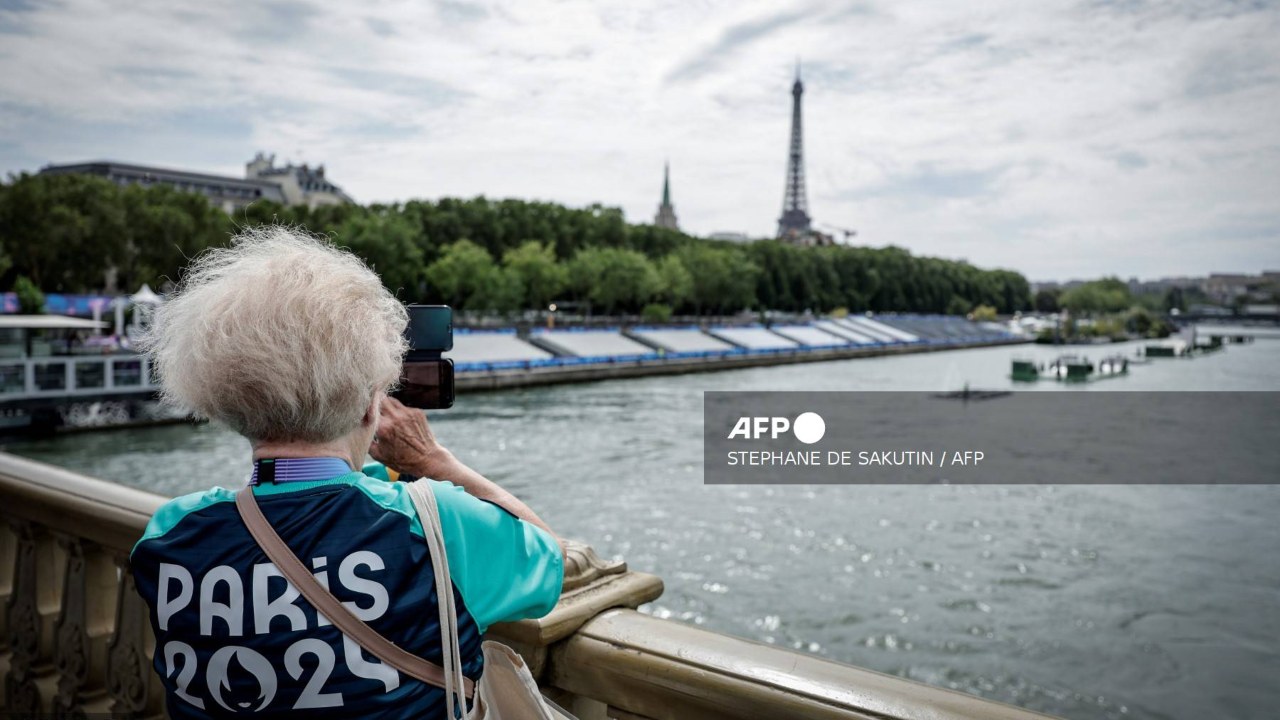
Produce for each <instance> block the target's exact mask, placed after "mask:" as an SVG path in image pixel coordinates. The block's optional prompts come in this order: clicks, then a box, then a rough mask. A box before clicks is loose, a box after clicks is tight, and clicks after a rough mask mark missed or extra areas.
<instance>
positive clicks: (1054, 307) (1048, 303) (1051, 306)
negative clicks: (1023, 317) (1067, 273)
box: [1033, 290, 1060, 313]
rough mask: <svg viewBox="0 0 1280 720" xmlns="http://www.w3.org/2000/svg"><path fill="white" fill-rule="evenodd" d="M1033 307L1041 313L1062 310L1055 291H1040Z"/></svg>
mask: <svg viewBox="0 0 1280 720" xmlns="http://www.w3.org/2000/svg"><path fill="white" fill-rule="evenodd" d="M1033 305H1034V306H1035V309H1036V310H1037V311H1039V312H1043V313H1055V312H1058V310H1059V309H1060V308H1059V306H1058V293H1057V292H1056V291H1054V290H1039V291H1037V292H1036V298H1035V301H1034V303H1033Z"/></svg>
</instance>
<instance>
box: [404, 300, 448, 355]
mask: <svg viewBox="0 0 1280 720" xmlns="http://www.w3.org/2000/svg"><path fill="white" fill-rule="evenodd" d="M405 309H406V310H408V311H409V326H408V327H406V328H405V331H404V332H405V337H407V338H408V340H409V355H408V357H409V358H415V357H417V358H422V357H440V353H442V352H448V351H450V350H452V349H453V308H451V307H449V306H448V305H406V306H405Z"/></svg>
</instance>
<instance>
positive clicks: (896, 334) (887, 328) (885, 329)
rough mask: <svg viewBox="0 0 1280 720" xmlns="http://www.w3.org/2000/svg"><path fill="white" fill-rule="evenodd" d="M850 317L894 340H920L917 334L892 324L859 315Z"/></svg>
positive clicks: (907, 341)
mask: <svg viewBox="0 0 1280 720" xmlns="http://www.w3.org/2000/svg"><path fill="white" fill-rule="evenodd" d="M850 319H851V320H857V321H858V322H859V323H861V324H862V325H863V326H864V327H867V328H873V329H875V330H878V331H880V332H882V333H885V334H887V335H889V336H891V337H892V338H893V339H894V340H897V341H898V342H905V343H911V342H920V336H919V335H914V334H912V333H909V332H906V331H905V330H901V329H899V328H896V327H893V326H892V325H886V324H885V323H882V322H878V321H876V320H872V319H871V318H869V317H859V318H850Z"/></svg>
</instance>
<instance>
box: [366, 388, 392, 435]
mask: <svg viewBox="0 0 1280 720" xmlns="http://www.w3.org/2000/svg"><path fill="white" fill-rule="evenodd" d="M384 397H386V393H384V392H382V391H381V390H379V391H378V392H376V393H374V394H373V400H371V401H370V402H369V407H367V408H365V409H364V417H362V418H360V424H361V425H362V426H364V427H370V426H372V427H377V425H378V416H380V415H381V414H382V398H384Z"/></svg>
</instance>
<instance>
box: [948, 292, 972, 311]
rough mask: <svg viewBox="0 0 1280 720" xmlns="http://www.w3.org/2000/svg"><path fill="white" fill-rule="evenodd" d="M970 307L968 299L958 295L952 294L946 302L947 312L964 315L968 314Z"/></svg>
mask: <svg viewBox="0 0 1280 720" xmlns="http://www.w3.org/2000/svg"><path fill="white" fill-rule="evenodd" d="M970 307H972V306H971V305H970V304H969V301H968V300H965V299H964V298H962V297H960V296H959V295H952V296H951V300H950V301H949V302H948V303H947V314H948V315H966V314H968V312H969V308H970Z"/></svg>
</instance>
